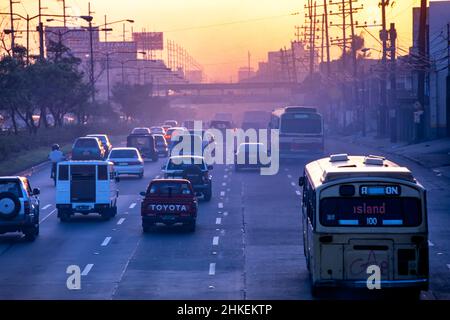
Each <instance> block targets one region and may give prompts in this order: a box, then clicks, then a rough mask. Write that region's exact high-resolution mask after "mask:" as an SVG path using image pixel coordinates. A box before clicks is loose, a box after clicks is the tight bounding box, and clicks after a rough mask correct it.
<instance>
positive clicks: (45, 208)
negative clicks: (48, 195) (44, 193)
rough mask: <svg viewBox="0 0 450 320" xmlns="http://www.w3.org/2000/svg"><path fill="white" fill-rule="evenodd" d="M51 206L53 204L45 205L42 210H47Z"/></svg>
mask: <svg viewBox="0 0 450 320" xmlns="http://www.w3.org/2000/svg"><path fill="white" fill-rule="evenodd" d="M51 206H52V205H51V204H48V205H46V206H44V207H43V208H42V210H47V209H48V208H50V207H51Z"/></svg>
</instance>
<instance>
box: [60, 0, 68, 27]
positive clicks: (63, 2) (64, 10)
mask: <svg viewBox="0 0 450 320" xmlns="http://www.w3.org/2000/svg"><path fill="white" fill-rule="evenodd" d="M60 1H61V2H62V5H63V18H64V28H65V27H66V21H67V19H66V18H67V17H66V9H67V7H66V0H60Z"/></svg>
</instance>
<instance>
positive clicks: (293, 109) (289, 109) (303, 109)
mask: <svg viewBox="0 0 450 320" xmlns="http://www.w3.org/2000/svg"><path fill="white" fill-rule="evenodd" d="M284 110H285V111H286V112H312V113H314V112H317V109H316V108H313V107H286V108H285V109H284Z"/></svg>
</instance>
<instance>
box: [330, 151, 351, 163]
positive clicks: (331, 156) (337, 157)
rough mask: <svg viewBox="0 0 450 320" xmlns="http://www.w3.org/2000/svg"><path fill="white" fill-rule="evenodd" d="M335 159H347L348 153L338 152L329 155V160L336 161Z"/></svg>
mask: <svg viewBox="0 0 450 320" xmlns="http://www.w3.org/2000/svg"><path fill="white" fill-rule="evenodd" d="M337 161H348V154H346V153H340V154H332V155H330V162H337Z"/></svg>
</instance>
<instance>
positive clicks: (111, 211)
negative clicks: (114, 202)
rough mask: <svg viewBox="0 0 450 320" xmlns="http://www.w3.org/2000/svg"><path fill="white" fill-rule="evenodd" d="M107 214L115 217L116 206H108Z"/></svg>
mask: <svg viewBox="0 0 450 320" xmlns="http://www.w3.org/2000/svg"><path fill="white" fill-rule="evenodd" d="M109 214H110V216H111V218H112V217H115V216H116V215H117V206H114V207H111V208H109Z"/></svg>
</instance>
